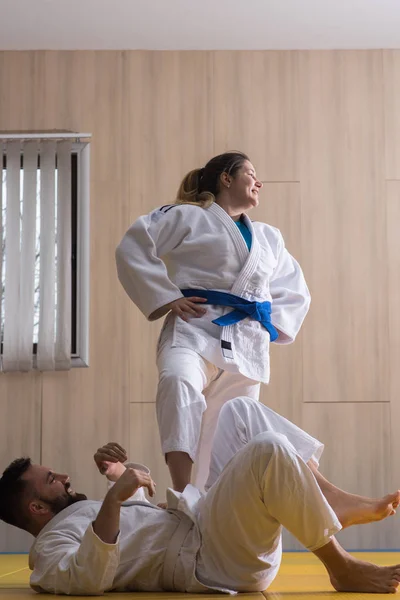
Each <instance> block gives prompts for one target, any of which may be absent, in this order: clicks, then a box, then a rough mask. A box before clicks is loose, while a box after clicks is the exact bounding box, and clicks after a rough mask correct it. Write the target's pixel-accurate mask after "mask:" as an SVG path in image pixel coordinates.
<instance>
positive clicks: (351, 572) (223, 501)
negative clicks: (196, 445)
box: [197, 433, 400, 593]
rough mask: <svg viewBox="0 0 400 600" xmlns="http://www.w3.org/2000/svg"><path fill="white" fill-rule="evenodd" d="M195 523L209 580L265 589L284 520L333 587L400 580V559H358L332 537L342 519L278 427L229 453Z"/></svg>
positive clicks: (379, 588) (378, 588)
mask: <svg viewBox="0 0 400 600" xmlns="http://www.w3.org/2000/svg"><path fill="white" fill-rule="evenodd" d="M227 507H228V509H227ZM198 522H199V527H200V531H201V534H202V547H201V550H200V556H199V561H198V568H197V576H198V578H199V580H200V581H201V582H202V583H205V584H209V585H219V586H225V587H228V588H231V589H235V590H238V591H261V590H264V589H266V587H267V586H268V585H270V583H271V582H272V580H273V579H274V578H275V576H276V574H277V571H278V569H279V564H280V559H281V527H282V526H284V527H286V529H288V530H289V531H290V532H291V533H292V534H293V535H294V536H295V537H296V538H297V539H298V540H299V541H300V542H301V543H302V544H303V545H304V546H305V547H306V548H308V549H309V550H310V551H311V552H314V553H315V554H316V556H318V558H319V559H320V560H321V561H322V562H323V563H324V565H325V566H326V568H327V571H328V573H329V576H330V578H331V582H332V584H333V585H334V587H335V588H336V589H340V590H342V591H362V592H382V593H383V592H388V591H392V590H393V589H394V588H396V587H397V585H398V581H399V580H400V566H395V567H377V566H375V565H370V564H368V563H364V562H362V561H358V560H356V559H354V558H353V557H351V556H350V555H349V554H348V553H347V552H345V550H343V549H342V548H341V547H340V546H339V544H338V543H337V542H336V540H334V539H333V538H332V536H333V535H334V534H335V533H336V532H337V531H339V530H340V529H341V525H340V523H339V521H338V519H337V517H336V515H335V513H334V511H333V510H332V508H331V507H330V506H329V504H328V502H327V500H326V499H325V497H324V495H323V494H322V492H321V490H320V488H319V486H318V484H317V482H316V479H315V477H314V475H313V473H312V472H311V470H310V468H309V467H308V466H307V464H306V463H305V462H304V460H303V459H302V458H301V456H300V455H299V454H298V453H297V452H296V450H295V448H294V447H293V445H292V444H291V443H290V442H289V441H288V439H287V438H286V437H285V436H283V435H281V434H276V433H263V434H260V435H258V436H256V438H254V439H253V440H252V441H251V442H249V443H248V444H247V445H246V446H245V447H244V448H242V449H241V450H240V451H239V452H238V453H237V454H236V455H235V456H234V457H233V458H232V460H231V461H230V462H229V464H228V465H227V466H226V467H225V469H224V471H223V473H222V474H221V475H220V477H219V479H218V481H217V482H216V483H215V484H214V485H213V486H212V487H211V489H210V490H209V492H208V494H207V495H206V496H205V497H204V498H203V499H202V500H201V502H200V505H199V515H198Z"/></svg>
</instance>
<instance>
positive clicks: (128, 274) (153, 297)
mask: <svg viewBox="0 0 400 600" xmlns="http://www.w3.org/2000/svg"><path fill="white" fill-rule="evenodd" d="M187 232H188V228H187V225H185V222H184V220H183V216H182V213H181V211H180V210H179V207H176V208H175V207H174V208H173V209H172V210H169V211H167V212H166V213H164V212H162V211H161V210H160V209H158V210H155V211H153V212H151V213H150V214H149V215H146V216H143V217H140V218H139V219H138V220H137V221H135V223H133V225H132V226H131V227H130V228H129V230H128V231H127V233H126V234H125V236H124V237H123V239H122V241H121V243H120V244H119V246H118V247H117V250H116V262H117V271H118V278H119V280H120V282H121V284H122V286H123V287H124V289H125V291H126V293H127V294H128V296H129V297H130V299H131V300H132V301H133V302H134V303H135V304H136V306H137V307H138V308H139V310H141V312H142V313H143V314H144V315H145V317H146V318H149V316H150V315H151V314H152V313H153V312H154V311H155V310H157V309H158V308H161V307H162V306H164V305H165V304H168V303H169V302H172V301H174V300H177V299H178V298H183V295H182V293H181V291H180V289H179V288H178V287H177V286H176V285H175V284H174V283H172V281H171V280H170V279H169V277H168V272H167V268H166V266H165V263H164V262H163V261H162V260H161V257H162V256H165V255H167V254H168V253H169V252H171V250H173V249H174V248H176V247H177V246H179V244H181V243H182V241H183V239H184V237H185V235H186V234H187Z"/></svg>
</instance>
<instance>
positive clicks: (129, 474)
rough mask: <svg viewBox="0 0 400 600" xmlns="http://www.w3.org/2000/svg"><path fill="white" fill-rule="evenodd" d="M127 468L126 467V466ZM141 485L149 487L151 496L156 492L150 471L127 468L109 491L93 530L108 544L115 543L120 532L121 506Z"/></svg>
mask: <svg viewBox="0 0 400 600" xmlns="http://www.w3.org/2000/svg"><path fill="white" fill-rule="evenodd" d="M124 468H125V467H124ZM140 487H145V488H147V490H148V492H149V494H150V496H154V494H155V484H154V481H153V480H152V478H151V477H150V475H149V474H148V473H145V472H143V471H139V470H136V469H131V468H128V469H125V472H124V473H123V474H122V475H121V477H120V478H119V479H118V481H117V482H116V483H115V484H114V485H113V486H112V488H110V489H109V490H108V492H107V495H106V497H105V498H104V500H103V504H102V506H101V509H100V511H99V514H98V515H97V518H96V520H95V522H94V523H93V531H94V532H95V534H96V535H97V536H98V537H99V538H100V539H101V540H102V541H103V542H105V543H106V544H114V543H115V541H116V539H117V537H118V533H119V517H120V508H121V505H122V503H123V502H125V501H126V500H128V499H129V498H130V497H131V496H133V494H135V492H137V490H138V489H139V488H140Z"/></svg>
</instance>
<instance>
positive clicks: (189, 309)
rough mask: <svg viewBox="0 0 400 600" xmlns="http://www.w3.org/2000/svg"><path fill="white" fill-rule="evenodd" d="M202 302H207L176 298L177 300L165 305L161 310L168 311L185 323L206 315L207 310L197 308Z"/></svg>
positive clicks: (192, 298)
mask: <svg viewBox="0 0 400 600" xmlns="http://www.w3.org/2000/svg"><path fill="white" fill-rule="evenodd" d="M204 302H207V300H206V298H198V297H197V296H191V297H190V298H178V300H174V301H173V302H170V303H169V304H166V305H165V306H164V307H163V308H166V309H167V310H170V311H171V312H172V313H173V314H174V315H176V316H177V317H179V318H180V319H182V320H183V321H186V323H187V322H188V321H189V319H190V318H199V317H202V316H203V315H205V314H206V312H207V310H206V309H205V308H203V306H199V303H204Z"/></svg>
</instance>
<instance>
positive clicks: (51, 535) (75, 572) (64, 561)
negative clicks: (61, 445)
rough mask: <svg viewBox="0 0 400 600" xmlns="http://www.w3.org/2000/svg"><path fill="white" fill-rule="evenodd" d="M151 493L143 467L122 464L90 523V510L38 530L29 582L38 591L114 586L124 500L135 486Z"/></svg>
mask: <svg viewBox="0 0 400 600" xmlns="http://www.w3.org/2000/svg"><path fill="white" fill-rule="evenodd" d="M141 486H144V487H147V489H148V491H149V494H150V495H153V494H154V483H153V481H152V480H151V478H150V476H149V475H148V474H147V473H144V472H143V471H135V470H134V469H126V471H125V473H124V474H123V475H122V476H121V477H120V479H119V480H118V481H117V483H116V484H115V485H114V486H113V487H112V488H111V489H110V490H109V492H108V493H107V495H106V497H105V499H104V501H103V504H102V506H101V508H100V511H99V512H98V514H97V517H96V519H95V520H94V521H93V523H91V522H90V515H91V513H92V512H93V509H92V508H91V507H90V506H89V507H88V509H87V510H88V513H86V514H82V513H81V514H80V515H77V516H75V517H72V516H71V519H70V521H68V522H67V521H65V522H64V523H63V525H62V527H60V528H57V526H56V527H54V528H53V529H51V530H50V531H48V532H46V533H44V534H43V535H41V536H39V538H38V540H37V542H36V544H35V546H34V550H33V553H32V556H31V560H32V562H31V568H32V569H33V573H32V575H31V582H30V583H31V586H32V588H33V589H34V590H35V591H37V592H43V591H44V592H49V593H53V594H69V595H100V594H103V593H104V592H105V591H106V590H110V589H112V587H113V582H114V579H115V575H116V572H117V569H118V565H119V521H120V509H121V505H122V503H123V502H124V501H125V500H126V499H127V498H129V497H130V496H131V495H132V494H133V493H134V492H135V491H136V490H137V489H138V488H139V487H141Z"/></svg>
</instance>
